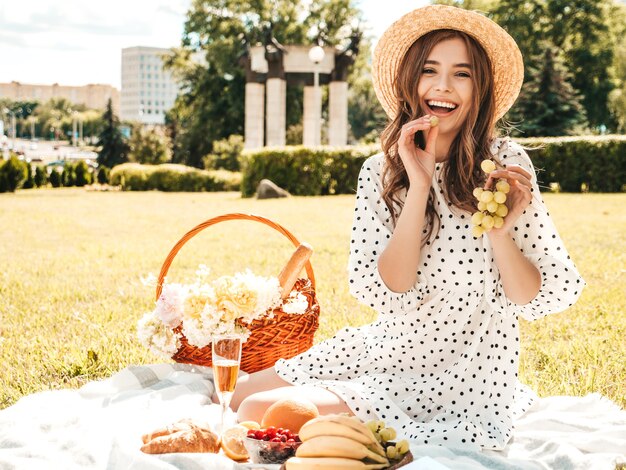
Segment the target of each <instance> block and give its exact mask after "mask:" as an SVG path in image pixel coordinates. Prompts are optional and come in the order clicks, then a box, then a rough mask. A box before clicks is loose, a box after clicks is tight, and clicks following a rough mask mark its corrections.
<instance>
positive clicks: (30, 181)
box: [22, 163, 35, 189]
mask: <svg viewBox="0 0 626 470" xmlns="http://www.w3.org/2000/svg"><path fill="white" fill-rule="evenodd" d="M34 187H35V179H34V178H33V167H32V166H31V164H30V163H26V179H25V180H24V183H22V188H24V189H32V188H34Z"/></svg>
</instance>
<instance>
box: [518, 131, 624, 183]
mask: <svg viewBox="0 0 626 470" xmlns="http://www.w3.org/2000/svg"><path fill="white" fill-rule="evenodd" d="M516 141H517V142H519V143H520V144H522V145H524V146H526V147H527V148H534V149H533V150H530V149H529V150H528V155H529V156H530V158H531V160H532V161H533V165H534V166H535V170H536V171H537V180H538V182H539V185H540V187H541V189H544V190H545V189H546V188H548V187H549V186H550V184H552V183H558V186H559V187H560V189H561V191H566V192H580V191H593V192H620V191H624V190H626V136H624V135H621V136H620V135H609V136H589V137H552V138H548V137H544V138H534V139H516Z"/></svg>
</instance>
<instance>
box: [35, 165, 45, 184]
mask: <svg viewBox="0 0 626 470" xmlns="http://www.w3.org/2000/svg"><path fill="white" fill-rule="evenodd" d="M34 181H35V186H37V187H38V188H41V187H43V186H45V185H46V184H48V172H47V170H46V167H45V166H43V165H37V166H36V167H35V178H34Z"/></svg>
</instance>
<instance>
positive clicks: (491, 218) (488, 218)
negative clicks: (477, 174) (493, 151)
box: [472, 160, 511, 238]
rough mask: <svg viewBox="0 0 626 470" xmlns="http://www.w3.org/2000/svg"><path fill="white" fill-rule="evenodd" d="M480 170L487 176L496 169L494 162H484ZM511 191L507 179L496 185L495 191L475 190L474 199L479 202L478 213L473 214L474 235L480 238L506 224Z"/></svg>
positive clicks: (499, 181)
mask: <svg viewBox="0 0 626 470" xmlns="http://www.w3.org/2000/svg"><path fill="white" fill-rule="evenodd" d="M480 168H481V169H482V170H483V171H484V172H485V173H487V174H489V173H491V172H492V171H494V170H495V169H496V164H495V163H493V161H492V160H483V161H482V163H481V164H480ZM510 190H511V187H510V186H509V183H508V182H507V181H506V180H505V179H500V180H498V182H497V183H496V188H495V191H492V190H489V189H483V188H476V189H474V192H473V194H474V197H475V198H476V199H477V200H478V204H477V207H478V212H474V214H472V235H473V236H474V237H476V238H479V237H481V236H482V235H483V233H486V232H488V231H489V230H491V229H492V228H500V227H502V225H503V224H504V217H506V215H507V214H508V213H509V208H508V207H507V206H506V204H505V202H506V195H507V194H508V192H509V191H510Z"/></svg>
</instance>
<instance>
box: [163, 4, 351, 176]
mask: <svg viewBox="0 0 626 470" xmlns="http://www.w3.org/2000/svg"><path fill="white" fill-rule="evenodd" d="M305 3H306V5H305ZM352 3H353V0H319V1H316V2H313V3H311V4H310V5H309V3H308V2H305V1H304V0H275V1H272V2H267V1H263V0H194V1H193V3H192V6H191V8H190V9H189V12H188V15H187V21H186V22H185V30H184V33H183V38H182V43H181V46H180V47H178V48H175V49H174V50H173V54H172V55H171V56H169V57H168V58H166V59H165V63H166V67H168V68H169V69H170V70H171V71H172V73H173V75H174V76H175V77H176V78H177V79H178V80H179V82H180V83H181V85H182V89H183V90H184V91H183V93H181V94H179V96H178V98H177V99H176V102H175V104H174V107H173V108H172V109H171V110H170V112H169V113H168V114H167V116H166V122H167V125H168V134H169V135H170V137H171V138H172V149H173V156H172V159H173V161H176V162H181V163H187V164H189V165H193V166H197V167H201V166H202V158H203V157H204V156H205V155H208V154H210V153H211V151H212V143H213V142H214V141H216V140H219V139H226V138H228V136H230V135H232V134H239V135H243V131H244V129H243V124H244V95H245V75H244V72H245V71H244V69H243V67H242V66H241V65H240V64H239V60H238V59H239V57H240V56H241V55H242V54H243V53H244V52H245V50H246V46H247V45H256V44H262V43H263V39H264V31H268V27H270V25H271V32H272V35H273V37H274V38H276V40H278V41H279V42H280V43H281V44H305V45H306V44H313V43H315V42H317V41H318V40H320V41H321V42H322V43H323V44H325V45H329V46H336V45H338V44H340V43H341V42H342V40H344V39H345V38H347V37H348V35H349V31H348V30H347V28H346V27H345V25H348V24H350V23H351V21H352V20H353V19H354V18H356V17H357V14H358V12H357V10H356V8H354V7H353V6H352ZM305 6H306V7H307V8H305ZM308 7H310V8H308ZM287 94H288V96H287V102H288V104H289V106H288V111H287V125H288V126H289V125H291V124H295V123H297V122H299V121H300V119H301V113H302V97H301V91H300V93H298V90H296V89H295V87H289V88H288V92H287Z"/></svg>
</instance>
